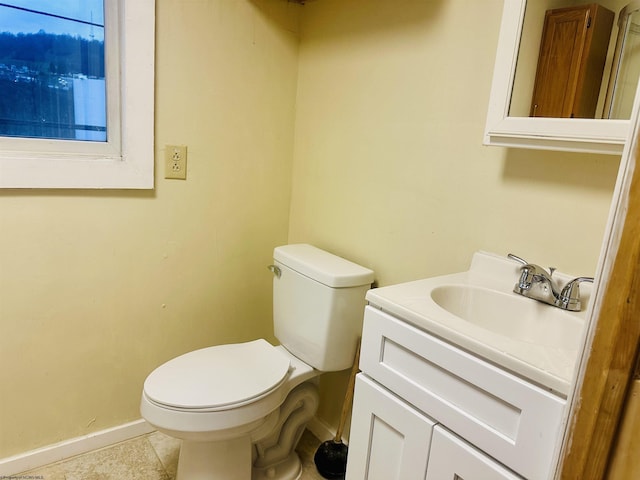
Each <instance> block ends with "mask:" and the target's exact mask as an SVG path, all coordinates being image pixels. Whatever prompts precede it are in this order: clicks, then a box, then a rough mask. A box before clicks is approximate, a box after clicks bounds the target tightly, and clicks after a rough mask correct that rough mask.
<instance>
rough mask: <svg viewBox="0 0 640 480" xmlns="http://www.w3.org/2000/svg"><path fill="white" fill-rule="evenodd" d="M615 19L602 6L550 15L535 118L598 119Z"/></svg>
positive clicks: (556, 11) (535, 94) (534, 102)
mask: <svg viewBox="0 0 640 480" xmlns="http://www.w3.org/2000/svg"><path fill="white" fill-rule="evenodd" d="M613 17H614V13H613V12H611V11H609V10H607V9H605V8H603V7H601V6H599V5H597V4H591V5H580V6H577V7H566V8H558V9H554V10H548V11H547V13H546V15H545V23H544V29H543V32H542V41H541V44H540V56H539V58H538V70H537V72H536V81H535V86H534V90H533V100H532V102H531V116H532V117H561V118H562V117H564V118H574V117H575V118H594V117H595V113H596V105H597V103H598V95H599V93H600V84H601V82H602V73H603V71H604V64H605V60H606V57H607V48H608V45H609V36H610V34H611V27H612V25H613Z"/></svg>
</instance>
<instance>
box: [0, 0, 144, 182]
mask: <svg viewBox="0 0 640 480" xmlns="http://www.w3.org/2000/svg"><path fill="white" fill-rule="evenodd" d="M112 2H117V5H118V17H119V21H118V24H119V36H120V38H119V42H118V43H119V57H120V142H119V143H120V145H119V148H116V149H115V150H114V149H113V147H112V146H109V145H107V144H102V143H100V144H98V143H97V142H96V145H97V148H95V149H92V148H91V145H92V143H93V142H69V143H70V144H71V143H74V144H78V143H80V144H81V145H80V147H81V150H80V151H79V150H78V149H74V150H75V151H70V152H68V153H67V152H63V151H60V149H59V148H56V149H55V150H51V151H47V148H46V146H47V145H51V143H50V141H46V140H45V141H41V142H42V143H41V147H40V148H39V149H38V150H39V151H35V149H34V150H32V151H19V150H17V147H19V145H20V142H21V140H20V139H11V138H6V137H0V188H77V189H81V188H110V189H152V188H153V180H154V178H153V165H154V139H153V133H154V121H153V119H154V68H155V65H154V57H155V0H134V1H131V0H128V1H127V0H105V4H110V3H112ZM107 27H108V25H107ZM109 125H111V123H110V124H109ZM60 142H62V143H60ZM54 143H57V145H58V146H59V145H61V144H62V145H64V143H66V142H65V141H60V140H58V141H55V142H54ZM105 145H106V147H105ZM82 150H84V151H82Z"/></svg>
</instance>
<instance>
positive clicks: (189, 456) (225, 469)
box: [176, 435, 251, 480]
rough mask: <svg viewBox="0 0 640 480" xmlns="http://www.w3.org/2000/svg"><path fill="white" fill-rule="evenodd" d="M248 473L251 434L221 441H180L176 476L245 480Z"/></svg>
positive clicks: (195, 479) (194, 479) (198, 479)
mask: <svg viewBox="0 0 640 480" xmlns="http://www.w3.org/2000/svg"><path fill="white" fill-rule="evenodd" d="M250 475H251V438H250V437H249V436H248V435H247V436H242V437H239V438H234V439H231V440H225V441H222V442H194V441H189V440H183V441H182V447H181V448H180V457H179V459H178V472H177V474H176V480H247V479H248V478H249V477H250Z"/></svg>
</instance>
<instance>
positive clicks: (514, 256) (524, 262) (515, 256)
mask: <svg viewBox="0 0 640 480" xmlns="http://www.w3.org/2000/svg"><path fill="white" fill-rule="evenodd" d="M507 257H509V258H510V259H511V260H515V261H516V262H520V263H521V264H522V265H529V262H527V261H526V260H524V259H522V258H520V257H518V256H517V255H514V254H513V253H509V254H508V255H507Z"/></svg>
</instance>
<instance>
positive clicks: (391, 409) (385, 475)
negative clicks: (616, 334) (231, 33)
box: [346, 373, 434, 480]
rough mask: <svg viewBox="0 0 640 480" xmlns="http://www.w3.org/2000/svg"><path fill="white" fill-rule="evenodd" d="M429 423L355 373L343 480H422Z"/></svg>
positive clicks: (427, 446) (364, 377)
mask: <svg viewBox="0 0 640 480" xmlns="http://www.w3.org/2000/svg"><path fill="white" fill-rule="evenodd" d="M433 426H434V422H432V421H431V420H430V419H429V418H427V417H425V416H424V415H422V414H421V413H419V412H418V411H416V410H414V409H413V408H412V407H410V406H409V405H408V404H406V403H405V402H403V401H402V400H400V399H398V398H397V397H395V396H394V395H393V394H391V393H389V392H388V391H387V390H386V389H385V388H383V387H381V386H380V385H378V384H376V383H375V382H373V381H372V380H370V379H369V378H367V377H366V376H364V375H363V374H361V373H360V374H358V376H357V377H356V389H355V396H354V403H353V414H352V417H351V433H350V435H349V456H348V457H347V474H346V480H424V478H425V475H426V471H427V459H428V456H429V446H430V443H431V433H432V431H433Z"/></svg>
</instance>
